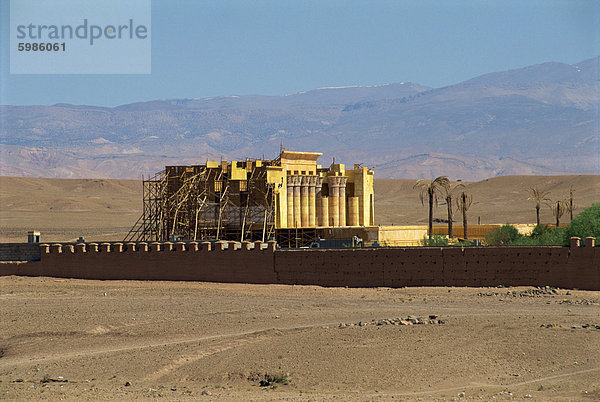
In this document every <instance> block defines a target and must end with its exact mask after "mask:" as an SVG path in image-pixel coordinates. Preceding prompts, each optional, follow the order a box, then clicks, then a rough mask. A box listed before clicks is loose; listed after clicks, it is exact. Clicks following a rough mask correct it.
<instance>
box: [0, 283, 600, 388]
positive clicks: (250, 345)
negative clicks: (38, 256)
mask: <svg viewBox="0 0 600 402" xmlns="http://www.w3.org/2000/svg"><path fill="white" fill-rule="evenodd" d="M0 306H1V309H0V381H1V382H0V399H19V400H25V399H73V400H75V399H77V400H81V399H119V400H124V399H153V398H165V399H173V400H185V399H190V400H192V399H200V398H204V399H207V400H210V399H213V400H217V399H218V400H223V399H229V400H242V399H243V400H252V399H276V400H281V399H290V400H291V399H293V400H322V399H343V400H349V399H356V400H379V399H381V400H390V399H394V400H416V399H422V400H449V399H457V400H458V399H484V400H490V399H497V400H510V399H529V398H531V399H537V400H548V399H569V400H598V399H600V292H589V291H577V290H571V291H567V290H564V289H557V290H553V289H535V288H525V287H523V288H447V287H440V288H401V289H390V288H372V289H348V288H321V287H315V286H282V285H247V284H215V283H192V282H142V281H89V280H71V279H55V278H25V277H2V278H0ZM409 316H410V317H409ZM429 316H437V317H436V319H435V320H432V321H431V322H430V321H429ZM420 320H422V321H423V322H426V323H425V324H413V322H419V321H420ZM438 320H439V321H438ZM402 324H404V325H402ZM410 324H412V325H410Z"/></svg>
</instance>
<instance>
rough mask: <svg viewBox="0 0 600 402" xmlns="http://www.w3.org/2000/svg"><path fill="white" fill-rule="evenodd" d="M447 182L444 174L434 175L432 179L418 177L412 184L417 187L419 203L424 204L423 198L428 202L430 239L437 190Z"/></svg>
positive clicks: (437, 194)
mask: <svg viewBox="0 0 600 402" xmlns="http://www.w3.org/2000/svg"><path fill="white" fill-rule="evenodd" d="M448 183H449V180H448V178H447V177H446V176H440V177H436V178H435V179H433V180H423V179H419V180H417V182H416V183H415V185H414V186H413V188H418V189H419V190H420V192H419V199H420V200H421V205H425V198H427V200H428V202H429V232H428V235H429V238H430V239H431V235H432V234H433V205H434V204H435V205H436V206H437V204H438V199H439V192H440V190H441V189H442V188H444V187H445V186H446V185H447V184H448Z"/></svg>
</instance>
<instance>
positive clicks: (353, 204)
mask: <svg viewBox="0 0 600 402" xmlns="http://www.w3.org/2000/svg"><path fill="white" fill-rule="evenodd" d="M358 206H359V200H358V197H349V198H348V226H358V225H359V218H358V209H359V208H358Z"/></svg>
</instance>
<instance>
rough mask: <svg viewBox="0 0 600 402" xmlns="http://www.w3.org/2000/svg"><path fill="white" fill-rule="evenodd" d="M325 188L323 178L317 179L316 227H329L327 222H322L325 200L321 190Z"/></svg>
mask: <svg viewBox="0 0 600 402" xmlns="http://www.w3.org/2000/svg"><path fill="white" fill-rule="evenodd" d="M322 186H323V178H322V177H318V176H316V177H315V204H316V205H315V207H316V209H315V215H316V217H317V220H316V222H315V224H316V226H327V220H325V221H323V220H322V215H323V213H322V211H323V199H322V197H321V189H322Z"/></svg>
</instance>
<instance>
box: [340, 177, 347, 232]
mask: <svg viewBox="0 0 600 402" xmlns="http://www.w3.org/2000/svg"><path fill="white" fill-rule="evenodd" d="M347 181H348V178H347V177H340V181H339V183H340V190H339V201H338V203H339V205H340V206H339V208H340V218H339V219H340V226H346V182H347Z"/></svg>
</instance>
